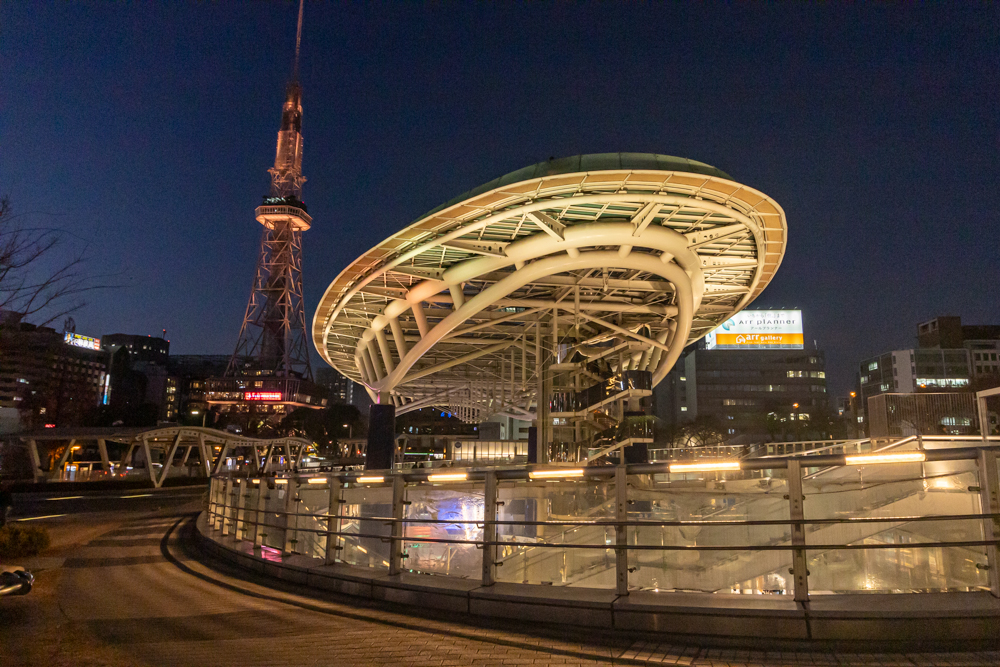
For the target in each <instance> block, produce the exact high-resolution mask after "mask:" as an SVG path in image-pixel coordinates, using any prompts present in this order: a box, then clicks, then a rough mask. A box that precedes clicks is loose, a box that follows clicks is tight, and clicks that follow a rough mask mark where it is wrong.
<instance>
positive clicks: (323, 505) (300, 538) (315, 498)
mask: <svg viewBox="0 0 1000 667" xmlns="http://www.w3.org/2000/svg"><path fill="white" fill-rule="evenodd" d="M296 509H297V511H298V514H299V516H298V518H297V519H296V524H295V527H296V531H295V532H296V535H295V537H294V539H295V540H297V541H296V543H295V545H294V547H293V549H294V550H295V551H297V552H298V553H300V554H302V555H304V556H311V557H313V558H326V535H324V534H323V532H317V531H326V529H327V518H326V514H327V512H328V511H329V509H330V487H329V485H328V484H303V485H302V486H301V487H300V488H299V502H298V503H296Z"/></svg>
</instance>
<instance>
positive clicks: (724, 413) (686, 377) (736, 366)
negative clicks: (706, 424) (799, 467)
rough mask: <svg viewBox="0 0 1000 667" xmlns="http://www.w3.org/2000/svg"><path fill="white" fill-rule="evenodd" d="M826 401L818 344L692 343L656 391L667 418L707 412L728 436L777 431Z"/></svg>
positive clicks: (802, 420)
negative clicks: (738, 345) (750, 347)
mask: <svg viewBox="0 0 1000 667" xmlns="http://www.w3.org/2000/svg"><path fill="white" fill-rule="evenodd" d="M828 405H829V399H828V396H827V387H826V359H825V355H824V353H823V352H822V351H821V350H805V349H801V350H782V349H757V350H736V349H715V350H707V349H704V348H703V347H698V348H695V349H690V350H688V351H687V352H686V353H685V354H684V355H683V357H682V358H681V360H680V361H679V362H678V364H677V366H675V367H674V370H672V371H671V373H670V374H669V376H668V378H667V380H666V381H665V382H664V383H662V384H661V385H660V387H658V388H657V390H656V392H655V411H656V415H657V416H658V417H659V418H660V419H662V420H663V421H664V422H666V423H667V424H673V425H683V424H685V423H687V422H694V421H695V420H697V419H699V418H701V419H702V420H704V419H705V418H706V417H707V418H709V419H710V420H712V421H714V422H715V423H716V425H717V427H718V428H719V430H720V431H721V433H722V434H723V435H724V436H727V437H729V438H733V437H737V436H751V437H753V436H758V437H760V436H771V437H774V436H778V435H780V433H781V432H784V431H787V430H790V429H791V427H792V425H793V424H798V425H799V426H805V425H808V423H809V422H810V421H811V420H813V419H814V418H815V417H816V416H818V415H819V413H821V412H826V411H827V410H828ZM797 430H801V429H797Z"/></svg>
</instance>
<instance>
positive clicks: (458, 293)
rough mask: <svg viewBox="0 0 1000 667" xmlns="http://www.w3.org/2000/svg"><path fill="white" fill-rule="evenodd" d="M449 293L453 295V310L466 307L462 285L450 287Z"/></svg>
mask: <svg viewBox="0 0 1000 667" xmlns="http://www.w3.org/2000/svg"><path fill="white" fill-rule="evenodd" d="M448 292H449V293H450V294H451V302H452V303H451V305H452V309H453V310H458V309H459V308H461V307H462V306H463V305H465V293H464V292H463V291H462V286H461V285H449V286H448Z"/></svg>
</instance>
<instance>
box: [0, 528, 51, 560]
mask: <svg viewBox="0 0 1000 667" xmlns="http://www.w3.org/2000/svg"><path fill="white" fill-rule="evenodd" d="M49 542H50V540H49V531H47V530H45V529H44V528H42V527H41V526H25V525H22V524H19V523H9V524H7V525H6V526H4V527H3V528H0V558H20V557H22V556H34V555H36V554H38V552H40V551H44V550H45V549H47V548H48V547H49Z"/></svg>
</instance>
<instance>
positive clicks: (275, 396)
mask: <svg viewBox="0 0 1000 667" xmlns="http://www.w3.org/2000/svg"><path fill="white" fill-rule="evenodd" d="M243 400H244V401H280V400H281V392H280V391H247V392H244V393H243Z"/></svg>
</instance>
